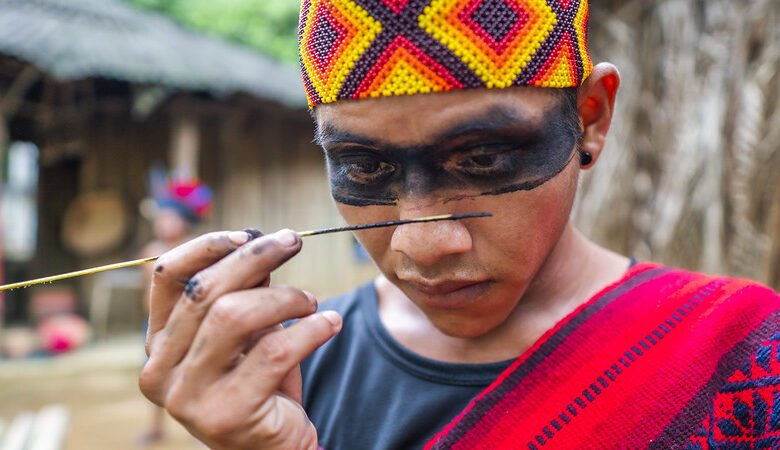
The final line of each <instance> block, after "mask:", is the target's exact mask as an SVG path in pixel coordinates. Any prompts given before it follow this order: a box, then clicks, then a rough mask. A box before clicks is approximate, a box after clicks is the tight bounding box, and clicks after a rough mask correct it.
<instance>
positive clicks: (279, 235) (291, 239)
mask: <svg viewBox="0 0 780 450" xmlns="http://www.w3.org/2000/svg"><path fill="white" fill-rule="evenodd" d="M275 237H276V240H277V241H279V243H280V244H282V245H285V246H287V247H292V246H293V245H295V244H296V243H297V242H298V235H297V234H296V233H295V232H294V231H293V230H280V231H277V232H276V236H275Z"/></svg>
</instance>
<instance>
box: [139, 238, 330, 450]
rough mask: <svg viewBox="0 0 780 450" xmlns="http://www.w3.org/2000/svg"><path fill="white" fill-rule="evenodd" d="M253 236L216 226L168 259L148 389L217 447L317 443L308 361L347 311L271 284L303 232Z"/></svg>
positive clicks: (154, 290) (157, 286)
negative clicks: (322, 307)
mask: <svg viewBox="0 0 780 450" xmlns="http://www.w3.org/2000/svg"><path fill="white" fill-rule="evenodd" d="M251 238H252V236H251V235H250V234H249V233H247V232H243V231H233V232H219V233H211V234H207V235H204V236H201V237H199V238H197V239H195V240H193V241H190V242H188V243H186V244H184V245H182V246H180V247H177V248H175V249H173V250H171V251H170V252H168V253H166V254H164V255H163V256H161V257H160V258H159V259H158V261H157V265H156V266H155V271H154V277H153V279H152V286H151V312H150V316H149V334H148V335H147V338H146V350H147V353H148V354H149V361H148V362H147V364H146V366H145V367H144V369H143V371H142V372H141V376H140V386H141V391H142V392H143V393H144V395H146V396H147V397H148V398H149V399H150V400H151V401H152V402H154V403H156V404H158V405H160V406H163V407H164V408H165V409H167V410H168V412H169V413H170V414H171V415H172V416H173V417H174V418H175V419H176V420H178V421H179V422H181V423H182V424H184V426H185V427H187V429H188V430H189V431H190V432H191V433H192V434H193V435H195V436H196V437H198V438H199V439H201V440H202V441H203V442H204V443H205V444H207V445H208V446H209V447H211V448H213V449H249V448H251V449H257V448H263V449H266V448H267V449H285V450H287V449H299V448H300V449H316V448H317V431H316V430H315V429H314V426H313V425H312V424H311V422H310V421H309V420H308V418H307V416H306V413H305V412H304V410H303V408H302V407H301V405H300V403H301V374H300V367H299V364H300V362H301V360H303V359H304V358H305V357H306V356H307V355H309V354H310V353H311V352H312V351H314V350H315V349H316V348H317V347H319V346H320V345H322V344H323V343H325V342H326V341H327V340H328V339H330V338H331V337H333V336H334V335H336V334H337V333H338V332H339V330H340V329H341V317H340V316H339V315H338V314H337V313H335V312H324V313H322V314H315V312H316V310H317V301H316V299H315V298H314V297H313V296H312V295H311V294H309V293H306V292H304V291H301V290H300V289H296V288H292V287H269V286H268V283H269V279H270V278H269V277H270V274H271V272H272V271H273V270H275V269H276V268H277V267H279V266H280V265H282V264H283V263H285V262H286V261H287V260H288V259H290V258H291V257H293V256H294V255H295V254H297V253H298V252H299V251H300V249H301V239H300V237H298V236H297V235H296V234H295V233H293V232H292V231H289V230H282V231H279V232H277V233H275V234H272V235H268V236H264V237H261V238H259V239H255V240H251ZM294 318H301V320H300V321H298V322H297V323H295V324H294V325H292V326H290V327H289V328H282V327H281V325H280V323H281V322H284V321H286V320H289V319H294Z"/></svg>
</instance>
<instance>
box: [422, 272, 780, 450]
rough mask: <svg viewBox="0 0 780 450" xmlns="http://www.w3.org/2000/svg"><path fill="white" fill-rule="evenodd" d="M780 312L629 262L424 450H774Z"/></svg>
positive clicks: (742, 286) (779, 303)
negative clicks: (714, 449) (721, 449)
mask: <svg viewBox="0 0 780 450" xmlns="http://www.w3.org/2000/svg"><path fill="white" fill-rule="evenodd" d="M778 311H780V297H779V296H778V295H777V294H776V293H774V292H772V291H771V290H770V289H768V288H765V287H763V286H760V285H758V284H756V283H753V282H750V281H747V280H735V279H726V278H716V277H709V276H705V275H702V274H696V273H689V272H683V271H677V270H671V269H668V268H665V267H662V266H659V265H655V264H638V265H636V266H634V268H632V269H631V270H630V272H629V273H627V274H626V276H625V277H624V278H623V279H622V280H621V281H619V282H618V283H616V284H614V285H612V286H610V287H608V288H606V289H605V290H603V291H602V292H601V293H599V294H598V295H596V296H595V297H593V298H592V299H591V300H590V301H588V302H587V303H586V304H584V305H583V306H581V307H580V308H579V309H578V310H576V311H575V312H573V313H572V314H571V315H570V316H569V317H567V318H566V319H565V320H563V321H562V322H561V323H559V324H558V325H557V326H556V327H555V328H553V329H552V330H550V331H548V332H547V333H546V334H545V335H544V336H543V337H542V338H541V339H540V340H539V341H538V342H537V343H536V344H535V345H534V346H533V347H532V348H530V349H529V350H528V351H527V352H526V353H525V354H524V355H522V356H521V357H520V358H519V359H518V360H517V361H516V362H515V363H513V364H512V365H511V366H510V367H509V368H508V369H507V370H506V371H505V372H504V373H503V374H502V375H501V376H500V377H499V378H498V379H497V380H496V381H495V382H494V383H493V384H492V385H491V386H489V387H488V388H487V389H486V390H485V391H484V392H482V393H481V394H480V395H479V396H477V397H476V398H475V399H474V400H473V401H472V402H471V404H470V405H469V406H468V407H467V408H466V409H465V410H464V411H463V412H462V413H461V414H460V415H458V416H457V417H456V418H455V419H454V420H453V421H452V423H450V424H449V425H448V426H447V427H446V428H445V429H444V430H442V431H441V432H440V433H439V434H438V435H436V436H435V437H434V438H433V439H432V440H431V441H430V442H429V444H428V445H427V446H426V448H429V449H441V448H456V449H481V448H485V449H488V448H489V449H503V448H512V449H518V448H519V449H531V450H540V449H543V448H545V449H549V448H556V449H558V448H562V449H575V448H631V449H633V448H646V447H652V448H664V449H667V448H709V447H711V446H716V445H721V444H722V445H730V447H729V448H735V447H734V446H736V448H743V446H744V448H778V447H780V354H779V353H778V344H779V343H780V334H778V333H777V332H778V331H780V329H779V328H778ZM775 404H777V409H774V406H775ZM775 416H777V417H775Z"/></svg>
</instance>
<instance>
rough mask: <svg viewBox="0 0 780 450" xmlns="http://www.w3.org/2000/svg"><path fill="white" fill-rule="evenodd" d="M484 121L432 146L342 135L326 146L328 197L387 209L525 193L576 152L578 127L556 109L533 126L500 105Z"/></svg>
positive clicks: (347, 202) (550, 177)
mask: <svg viewBox="0 0 780 450" xmlns="http://www.w3.org/2000/svg"><path fill="white" fill-rule="evenodd" d="M486 118H487V122H488V123H489V124H490V126H481V125H479V124H478V123H466V124H464V125H462V126H460V127H456V130H455V131H454V132H452V133H448V135H447V136H449V137H445V138H444V139H442V140H437V141H438V142H440V143H439V144H435V145H427V146H421V147H404V148H399V147H392V146H386V145H378V144H376V143H375V142H370V141H368V140H366V139H361V138H359V137H352V136H348V135H347V136H343V137H344V139H343V143H341V144H339V145H335V146H332V148H330V149H327V150H326V156H327V162H328V173H329V177H330V187H331V194H332V196H333V198H334V199H335V200H336V201H337V202H339V203H343V204H346V205H351V206H392V205H394V204H395V203H396V202H397V201H398V199H400V198H404V197H410V196H416V197H425V196H431V195H434V194H436V195H439V196H440V198H441V200H442V201H443V202H445V203H446V202H448V201H453V200H459V199H463V198H470V197H476V196H481V195H500V194H505V193H508V192H515V191H520V190H531V189H534V188H536V187H539V186H541V185H542V184H544V183H545V182H547V181H549V180H550V179H552V178H553V177H555V176H556V175H558V174H559V173H560V172H561V171H562V170H563V169H564V168H565V167H566V166H567V165H568V164H569V162H570V161H571V159H572V157H573V155H575V154H576V152H575V150H576V149H575V143H577V142H576V141H577V133H578V131H579V130H574V129H573V127H572V126H571V124H568V123H566V122H565V121H563V120H561V112H560V108H553V109H552V110H551V111H548V112H547V113H546V114H545V116H544V120H542V121H540V122H539V123H538V124H535V125H533V126H531V125H528V124H527V123H526V122H523V121H521V120H519V119H518V118H517V117H516V115H515V114H514V113H512V112H507V111H506V110H505V109H502V108H498V109H496V110H494V111H491V112H490V113H489V114H488V115H487V116H486ZM518 124H519V125H518ZM452 136H454V137H452Z"/></svg>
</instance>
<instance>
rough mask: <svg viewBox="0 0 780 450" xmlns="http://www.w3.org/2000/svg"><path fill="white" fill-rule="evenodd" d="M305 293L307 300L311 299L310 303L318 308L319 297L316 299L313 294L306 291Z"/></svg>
mask: <svg viewBox="0 0 780 450" xmlns="http://www.w3.org/2000/svg"><path fill="white" fill-rule="evenodd" d="M303 293H304V295H306V298H308V299H309V303H311V304H312V305H314V306H315V307H316V306H317V297H315V296H314V294H312V293H311V292H309V291H307V290H304V291H303Z"/></svg>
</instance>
